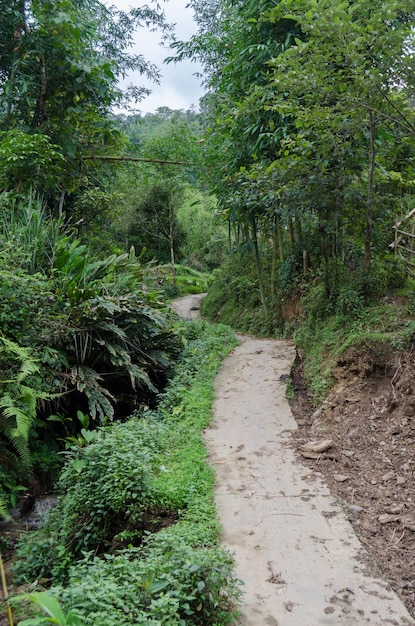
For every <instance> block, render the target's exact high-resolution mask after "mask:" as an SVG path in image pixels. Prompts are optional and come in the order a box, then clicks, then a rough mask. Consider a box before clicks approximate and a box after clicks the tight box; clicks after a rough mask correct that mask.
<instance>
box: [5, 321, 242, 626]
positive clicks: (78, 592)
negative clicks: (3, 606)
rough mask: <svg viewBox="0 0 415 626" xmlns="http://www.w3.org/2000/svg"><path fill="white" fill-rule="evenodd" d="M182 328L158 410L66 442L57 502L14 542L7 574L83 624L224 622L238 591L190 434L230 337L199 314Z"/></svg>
mask: <svg viewBox="0 0 415 626" xmlns="http://www.w3.org/2000/svg"><path fill="white" fill-rule="evenodd" d="M184 334H185V341H186V347H185V349H184V351H183V353H182V355H181V358H180V360H179V363H178V365H177V368H176V373H175V376H174V377H173V378H172V380H171V382H170V384H169V385H168V387H167V389H166V390H165V392H163V394H162V395H161V396H160V402H159V407H158V409H157V410H155V411H150V410H149V411H146V412H145V413H144V414H143V415H133V416H131V418H130V419H129V420H128V421H127V422H125V423H123V424H120V423H118V424H111V425H110V426H108V427H106V428H104V427H103V428H100V429H98V430H97V431H96V434H95V435H94V436H93V437H90V443H89V445H84V446H82V447H79V448H78V449H76V448H75V449H74V448H72V449H71V450H70V451H69V452H70V456H69V459H68V461H67V463H66V466H65V469H64V472H63V474H62V476H61V479H60V489H61V495H60V497H59V501H58V505H57V506H56V508H55V509H53V511H52V512H51V514H50V516H49V519H48V521H47V522H46V523H45V525H44V526H43V527H42V528H41V529H40V530H38V531H37V532H35V533H31V534H28V535H27V536H26V537H24V538H23V540H21V542H20V546H19V548H18V552H17V553H18V562H17V565H16V576H17V580H19V581H20V582H25V583H33V581H35V580H40V579H43V580H46V579H47V580H50V581H51V582H52V585H53V586H52V589H51V593H52V594H53V595H55V596H56V597H58V598H59V600H60V602H61V603H62V604H63V606H64V607H65V610H73V611H75V613H76V614H77V615H79V616H80V617H81V618H82V620H83V623H84V624H87V625H88V624H91V625H92V624H104V623H105V625H106V626H113V625H114V626H115V625H117V626H124V625H127V624H135V625H141V624H142V625H143V626H144V624H145V625H152V626H156V625H159V624H160V625H161V624H163V625H164V624H167V625H171V626H173V624H174V625H182V626H184V625H186V624H189V625H190V624H192V625H193V624H195V625H197V624H200V625H204V626H209V625H212V626H213V625H216V626H220V625H225V624H228V623H230V622H231V620H232V616H233V614H234V611H235V604H236V602H237V600H238V597H239V594H240V592H239V588H238V582H237V581H236V579H235V577H234V575H233V571H232V559H231V558H230V556H229V555H228V554H227V553H226V552H225V551H223V550H222V549H221V548H220V547H218V532H219V525H218V520H217V517H216V511H215V506H214V499H213V482H214V477H213V472H212V469H211V468H210V467H209V465H208V463H207V451H206V448H205V445H204V442H203V439H202V436H201V431H202V429H203V428H205V427H207V426H208V424H209V421H210V419H211V406H212V401H213V380H214V377H215V375H216V373H217V371H218V368H219V366H220V363H221V361H222V359H223V358H224V356H225V355H226V354H227V353H228V352H229V351H230V350H231V349H232V348H233V347H234V346H235V345H236V339H235V336H234V334H233V333H232V331H230V329H228V328H227V327H224V326H219V325H215V326H211V325H209V324H207V323H204V322H188V323H187V324H186V327H185V330H184ZM168 518H170V521H169V522H168V523H166V524H163V523H160V521H161V522H163V520H167V519H168ZM156 530H157V532H156ZM152 531H154V532H152Z"/></svg>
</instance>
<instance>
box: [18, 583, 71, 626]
mask: <svg viewBox="0 0 415 626" xmlns="http://www.w3.org/2000/svg"><path fill="white" fill-rule="evenodd" d="M22 600H29V601H31V602H33V604H34V605H36V606H37V607H39V609H41V610H42V611H43V612H44V613H46V615H47V616H48V617H34V618H29V619H25V620H23V621H19V624H18V626H45V624H58V625H59V626H82V624H83V622H82V621H81V619H80V618H79V617H78V616H77V615H76V614H75V613H74V612H73V611H68V613H67V614H66V615H65V613H64V611H63V610H62V608H61V605H60V604H59V602H58V601H57V600H56V598H54V597H53V596H52V595H50V594H48V593H46V592H44V591H43V592H42V591H35V592H33V593H28V594H24V595H20V596H14V597H13V598H12V599H11V601H12V603H13V604H15V603H17V602H19V601H22Z"/></svg>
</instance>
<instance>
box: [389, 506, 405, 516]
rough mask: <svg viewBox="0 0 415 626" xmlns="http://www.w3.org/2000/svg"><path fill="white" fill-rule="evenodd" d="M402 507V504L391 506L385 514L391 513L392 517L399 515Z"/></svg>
mask: <svg viewBox="0 0 415 626" xmlns="http://www.w3.org/2000/svg"><path fill="white" fill-rule="evenodd" d="M404 506H405V505H404V504H393V505H392V506H390V507H388V508H387V509H386V512H387V513H391V514H392V515H397V514H399V513H402V511H403V508H404Z"/></svg>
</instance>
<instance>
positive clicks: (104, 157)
mask: <svg viewBox="0 0 415 626" xmlns="http://www.w3.org/2000/svg"><path fill="white" fill-rule="evenodd" d="M82 158H83V160H84V161H87V160H88V161H126V162H127V163H128V162H130V161H131V162H135V161H139V162H141V163H156V164H158V165H187V166H194V163H189V161H165V160H164V159H145V158H143V157H132V156H123V155H113V156H112V155H107V154H103V155H99V154H86V155H85V156H83V157H82Z"/></svg>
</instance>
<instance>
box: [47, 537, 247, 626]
mask: <svg viewBox="0 0 415 626" xmlns="http://www.w3.org/2000/svg"><path fill="white" fill-rule="evenodd" d="M53 593H56V594H58V595H59V597H60V598H61V600H62V601H63V602H64V603H65V605H67V606H70V607H71V609H72V610H73V611H76V613H77V614H78V615H81V616H82V619H83V620H84V621H83V623H84V624H97V623H104V622H105V624H107V625H108V626H112V625H115V624H119V625H120V626H124V625H125V626H126V625H127V624H142V625H143V626H144V624H146V625H147V624H152V625H154V626H158V625H160V624H165V625H170V626H173V624H181V625H183V626H185V625H186V624H189V625H190V624H194V625H197V624H200V625H203V626H205V625H206V626H208V625H212V626H213V625H214V624H225V623H228V622H229V620H230V619H231V618H232V614H233V612H234V609H235V602H236V600H237V599H238V596H239V591H238V588H237V581H236V580H235V578H234V576H233V573H232V561H231V559H230V558H229V556H228V555H226V554H225V553H224V552H223V551H222V550H221V549H219V548H215V547H199V548H195V547H192V546H189V545H188V544H187V543H186V542H185V541H183V540H181V539H180V538H176V539H175V540H172V539H169V538H166V537H163V536H158V537H154V538H150V539H148V540H147V541H146V542H145V543H144V544H143V546H141V547H140V548H138V549H132V548H130V549H129V550H126V551H124V552H123V553H121V554H119V555H107V556H106V557H105V558H104V559H97V558H95V559H94V558H92V557H89V558H85V559H84V560H83V561H81V562H80V563H79V564H78V565H77V566H76V567H74V568H72V570H71V573H70V579H69V585H68V587H67V588H66V589H62V588H56V589H54V590H53Z"/></svg>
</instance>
